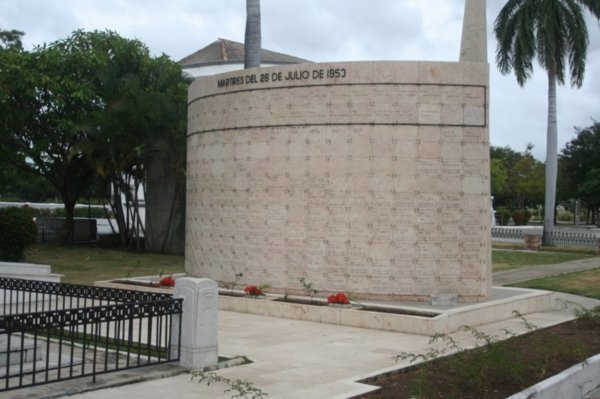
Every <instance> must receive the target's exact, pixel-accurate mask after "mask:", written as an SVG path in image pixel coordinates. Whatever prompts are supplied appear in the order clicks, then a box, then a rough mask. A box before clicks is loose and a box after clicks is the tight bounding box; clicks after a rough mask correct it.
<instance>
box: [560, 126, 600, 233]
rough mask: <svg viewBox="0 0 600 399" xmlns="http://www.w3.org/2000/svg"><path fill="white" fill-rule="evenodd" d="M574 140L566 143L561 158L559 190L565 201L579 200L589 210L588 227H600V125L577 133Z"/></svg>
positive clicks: (578, 130)
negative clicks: (560, 187)
mask: <svg viewBox="0 0 600 399" xmlns="http://www.w3.org/2000/svg"><path fill="white" fill-rule="evenodd" d="M576 132H577V136H576V137H575V138H573V139H572V140H571V141H569V142H568V143H567V144H566V145H565V148H564V149H563V150H562V153H561V156H560V166H561V172H562V173H561V177H563V179H562V180H563V181H562V182H561V186H562V187H563V190H564V191H565V193H563V194H562V196H563V197H564V198H574V199H581V200H582V201H583V202H584V204H585V206H587V208H588V209H589V210H590V216H591V220H590V222H591V223H599V222H600V218H598V207H600V193H599V192H598V191H597V189H598V177H599V168H600V166H599V165H600V123H599V122H595V123H594V124H593V125H591V126H588V127H586V128H584V129H576Z"/></svg>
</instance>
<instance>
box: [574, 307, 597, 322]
mask: <svg viewBox="0 0 600 399" xmlns="http://www.w3.org/2000/svg"><path fill="white" fill-rule="evenodd" d="M575 317H577V321H578V322H580V323H589V324H590V325H593V326H598V327H600V305H599V306H596V307H593V308H591V309H586V308H581V309H575Z"/></svg>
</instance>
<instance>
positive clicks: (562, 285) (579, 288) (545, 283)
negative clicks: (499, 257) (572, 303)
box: [512, 268, 600, 299]
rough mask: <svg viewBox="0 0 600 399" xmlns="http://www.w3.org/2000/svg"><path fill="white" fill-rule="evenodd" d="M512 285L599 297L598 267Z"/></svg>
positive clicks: (599, 271)
mask: <svg viewBox="0 0 600 399" xmlns="http://www.w3.org/2000/svg"><path fill="white" fill-rule="evenodd" d="M512 286H513V287H523V288H537V289H542V290H548V291H560V292H568V293H569V294H575V295H581V296H587V297H590V298H596V299H600V268H599V269H592V270H586V271H583V272H575V273H568V274H563V275H560V276H553V277H545V278H540V279H537V280H529V281H523V282H521V283H517V284H513V285H512Z"/></svg>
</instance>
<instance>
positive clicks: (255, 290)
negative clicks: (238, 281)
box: [244, 285, 267, 298]
mask: <svg viewBox="0 0 600 399" xmlns="http://www.w3.org/2000/svg"><path fill="white" fill-rule="evenodd" d="M266 288H267V286H266V285H261V286H256V285H247V286H246V288H244V292H245V293H246V296H248V297H251V298H264V297H265V294H264V290H265V289H266Z"/></svg>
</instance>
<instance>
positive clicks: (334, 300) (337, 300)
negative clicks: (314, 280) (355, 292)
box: [327, 292, 350, 305]
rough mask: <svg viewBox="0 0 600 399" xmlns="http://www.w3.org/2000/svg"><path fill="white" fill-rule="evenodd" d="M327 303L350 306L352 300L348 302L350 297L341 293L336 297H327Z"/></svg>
mask: <svg viewBox="0 0 600 399" xmlns="http://www.w3.org/2000/svg"><path fill="white" fill-rule="evenodd" d="M327 303H338V304H342V305H349V304H350V300H348V297H347V296H346V294H344V293H343V292H339V293H338V294H336V295H329V296H328V297H327Z"/></svg>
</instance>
